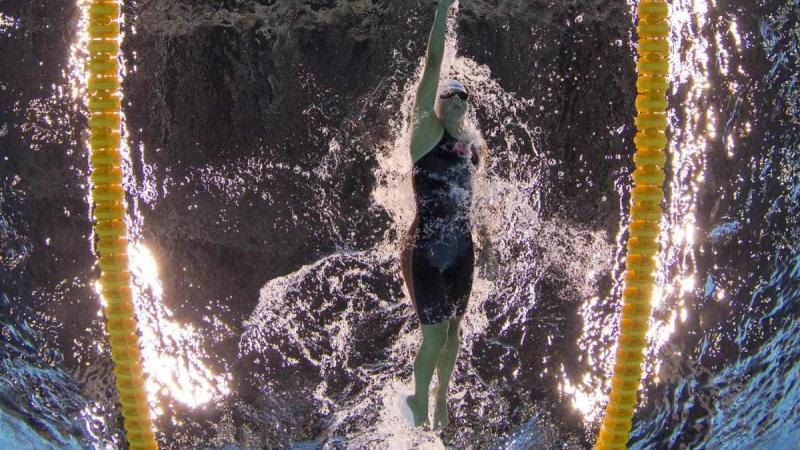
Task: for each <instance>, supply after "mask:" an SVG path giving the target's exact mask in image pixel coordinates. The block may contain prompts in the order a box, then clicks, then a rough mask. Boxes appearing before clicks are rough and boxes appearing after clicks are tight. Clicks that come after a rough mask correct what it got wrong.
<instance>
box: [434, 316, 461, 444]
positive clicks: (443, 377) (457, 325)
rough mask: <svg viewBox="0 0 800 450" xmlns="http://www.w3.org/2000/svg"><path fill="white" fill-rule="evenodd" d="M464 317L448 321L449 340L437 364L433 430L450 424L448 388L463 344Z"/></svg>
mask: <svg viewBox="0 0 800 450" xmlns="http://www.w3.org/2000/svg"><path fill="white" fill-rule="evenodd" d="M463 318H464V316H456V317H454V318H452V319H450V320H449V321H448V324H449V326H448V328H447V338H446V340H445V344H444V348H442V352H441V353H440V354H439V360H438V361H437V362H436V373H437V387H436V395H435V397H434V398H435V401H436V404H435V406H434V409H433V429H434V430H438V429H441V428H444V427H446V426H447V425H448V424H449V423H450V418H449V417H448V412H447V388H448V387H449V386H450V378H451V377H452V375H453V369H454V368H455V366H456V357H457V356H458V348H459V346H460V344H461V319H463Z"/></svg>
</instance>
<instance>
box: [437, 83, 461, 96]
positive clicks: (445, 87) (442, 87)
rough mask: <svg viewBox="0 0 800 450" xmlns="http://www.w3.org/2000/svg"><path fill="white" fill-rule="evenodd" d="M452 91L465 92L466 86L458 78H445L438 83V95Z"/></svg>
mask: <svg viewBox="0 0 800 450" xmlns="http://www.w3.org/2000/svg"><path fill="white" fill-rule="evenodd" d="M453 91H457V92H463V93H465V94H466V93H467V88H466V86H464V84H463V83H461V82H460V81H458V80H453V79H445V80H442V82H441V83H439V95H446V94H449V93H451V92H453Z"/></svg>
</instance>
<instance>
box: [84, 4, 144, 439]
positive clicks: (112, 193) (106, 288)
mask: <svg viewBox="0 0 800 450" xmlns="http://www.w3.org/2000/svg"><path fill="white" fill-rule="evenodd" d="M119 16H120V3H119V1H117V0H101V1H98V0H93V1H92V2H91V4H90V6H89V20H88V25H87V28H88V30H87V31H88V36H89V42H88V53H89V61H88V63H87V71H88V74H89V81H88V85H87V91H86V95H87V96H88V100H89V101H88V103H89V113H90V116H89V128H90V131H91V135H90V138H89V146H90V148H91V153H90V157H89V159H90V162H91V165H92V174H91V176H90V181H91V184H92V185H93V187H92V192H91V194H92V202H93V203H94V211H93V215H94V219H95V224H94V232H95V234H97V236H98V238H99V241H98V244H97V255H98V259H97V263H98V265H99V266H100V270H101V276H100V286H101V295H102V296H103V299H104V300H105V307H104V313H105V316H106V319H107V320H106V329H107V331H108V338H109V343H110V345H111V358H112V359H113V361H114V375H115V377H116V384H117V391H118V392H119V402H120V405H121V410H122V416H123V418H124V420H125V435H126V438H127V440H128V443H129V445H130V448H131V450H157V449H158V444H157V443H156V440H155V436H154V434H153V424H152V422H151V420H150V413H149V409H148V405H147V393H146V391H145V386H144V384H145V383H144V373H143V370H142V357H141V356H142V355H141V352H140V350H139V336H138V335H137V333H136V329H137V325H138V323H137V320H136V314H135V310H134V307H133V298H132V292H131V288H130V283H131V274H130V271H129V270H128V262H129V259H128V238H127V227H126V224H125V210H126V206H125V191H124V190H123V188H122V169H121V165H122V154H121V153H120V142H121V138H120V136H121V135H120V126H121V124H120V108H121V104H120V98H121V92H120V84H121V82H120V75H119V62H118V61H117V57H118V56H119V47H120V21H119Z"/></svg>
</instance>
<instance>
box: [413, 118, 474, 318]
mask: <svg viewBox="0 0 800 450" xmlns="http://www.w3.org/2000/svg"><path fill="white" fill-rule="evenodd" d="M455 144H456V139H455V138H453V137H452V136H450V134H448V133H447V131H445V133H444V136H442V139H441V140H440V141H439V143H438V144H436V147H434V149H433V150H431V151H429V152H428V153H427V154H426V155H425V156H423V157H422V158H420V159H419V160H418V161H417V162H415V163H414V169H413V175H412V182H413V186H414V196H415V198H416V202H417V219H416V220H417V227H416V230H415V232H414V248H413V254H412V263H411V273H412V280H413V283H414V295H413V299H414V302H415V305H414V306H415V307H416V309H417V314H418V316H419V319H420V322H421V323H423V324H435V323H441V322H444V321H445V320H448V319H450V318H451V317H453V316H461V315H463V314H464V313H465V312H466V310H467V302H468V300H469V294H470V291H471V289H472V272H473V263H474V250H473V244H472V226H471V223H470V219H469V212H470V204H471V196H472V168H471V165H473V164H477V154H473V155H472V156H471V157H470V156H468V155H464V154H461V153H459V152H457V151H456V150H454V149H453V147H454V145H455Z"/></svg>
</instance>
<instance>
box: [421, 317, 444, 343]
mask: <svg viewBox="0 0 800 450" xmlns="http://www.w3.org/2000/svg"><path fill="white" fill-rule="evenodd" d="M447 330H448V322H442V323H437V324H432V325H423V326H422V344H423V345H426V346H430V347H432V348H436V349H441V348H442V347H444V344H445V342H447Z"/></svg>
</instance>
